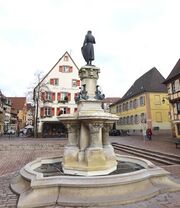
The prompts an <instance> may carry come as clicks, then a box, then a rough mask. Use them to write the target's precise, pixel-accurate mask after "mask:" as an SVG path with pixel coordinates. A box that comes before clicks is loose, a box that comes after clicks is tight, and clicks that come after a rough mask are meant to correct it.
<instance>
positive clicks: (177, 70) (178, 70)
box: [163, 59, 180, 84]
mask: <svg viewBox="0 0 180 208" xmlns="http://www.w3.org/2000/svg"><path fill="white" fill-rule="evenodd" d="M178 76H180V59H179V60H178V62H177V63H176V65H175V66H174V68H173V69H172V71H171V72H170V74H169V76H168V77H167V78H166V80H165V81H164V82H163V83H164V84H167V83H168V82H171V80H173V79H175V78H176V77H178Z"/></svg>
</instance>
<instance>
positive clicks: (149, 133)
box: [146, 128, 152, 140]
mask: <svg viewBox="0 0 180 208" xmlns="http://www.w3.org/2000/svg"><path fill="white" fill-rule="evenodd" d="M146 136H147V138H148V139H149V140H151V139H152V130H151V128H148V129H147V130H146Z"/></svg>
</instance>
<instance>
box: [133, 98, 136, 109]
mask: <svg viewBox="0 0 180 208" xmlns="http://www.w3.org/2000/svg"><path fill="white" fill-rule="evenodd" d="M133 108H137V99H134V100H133Z"/></svg>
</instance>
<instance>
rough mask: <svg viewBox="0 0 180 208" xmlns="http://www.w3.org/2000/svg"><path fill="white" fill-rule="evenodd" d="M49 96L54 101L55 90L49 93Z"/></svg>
mask: <svg viewBox="0 0 180 208" xmlns="http://www.w3.org/2000/svg"><path fill="white" fill-rule="evenodd" d="M51 98H52V101H55V92H52V93H51Z"/></svg>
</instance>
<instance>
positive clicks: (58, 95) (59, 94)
mask: <svg viewBox="0 0 180 208" xmlns="http://www.w3.org/2000/svg"><path fill="white" fill-rule="evenodd" d="M60 99H61V93H60V92H58V93H57V100H58V101H59V100H60Z"/></svg>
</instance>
